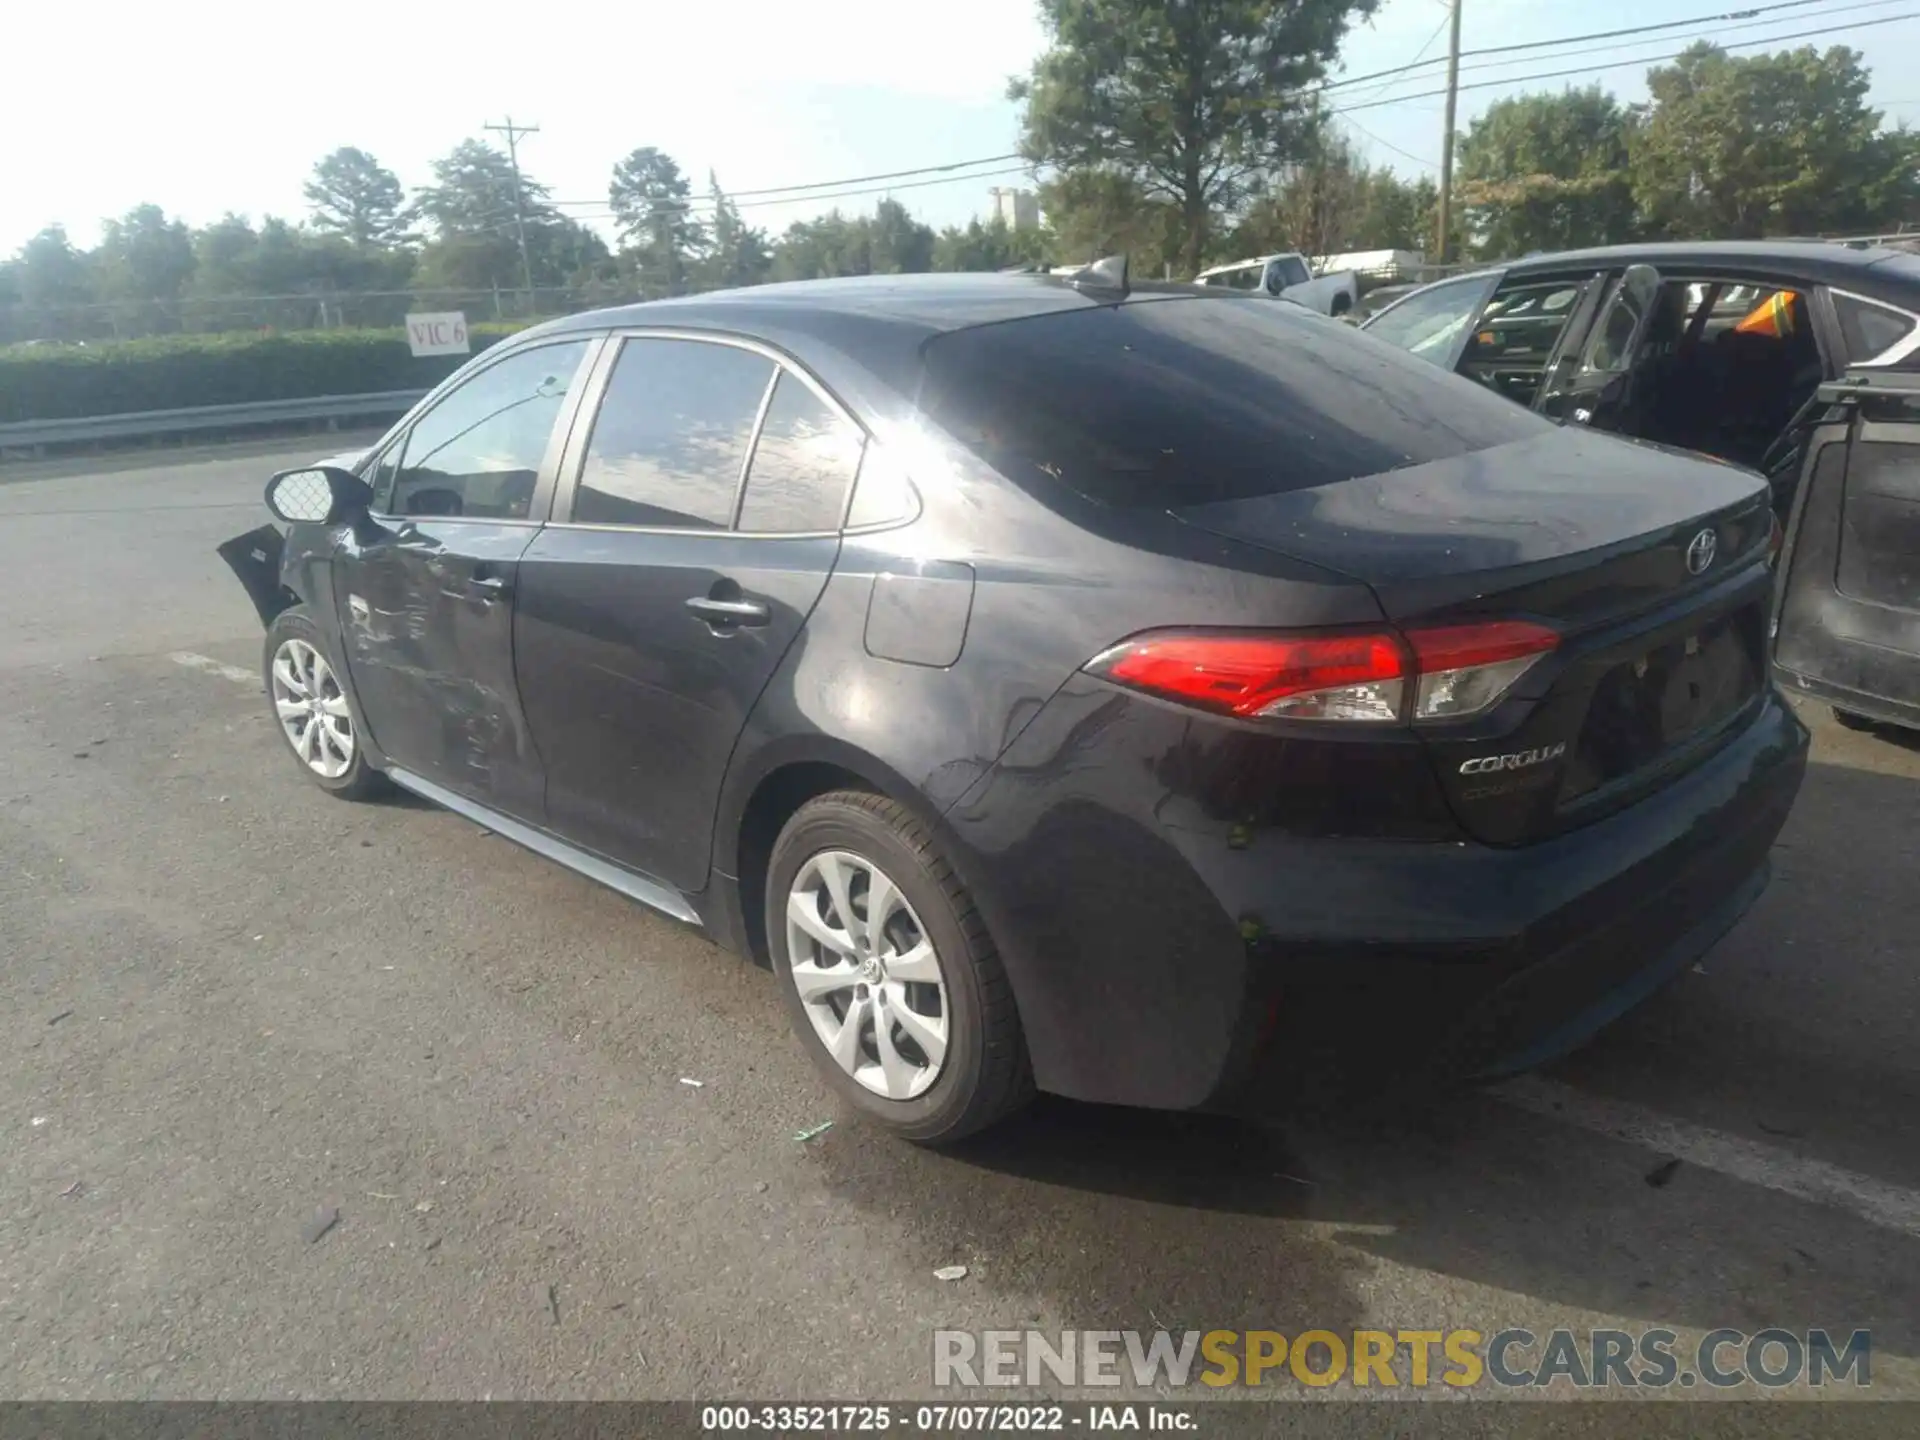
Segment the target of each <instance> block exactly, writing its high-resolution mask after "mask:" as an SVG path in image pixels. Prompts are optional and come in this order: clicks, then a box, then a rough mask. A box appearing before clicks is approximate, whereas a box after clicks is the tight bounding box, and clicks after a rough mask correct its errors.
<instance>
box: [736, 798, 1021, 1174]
mask: <svg viewBox="0 0 1920 1440" xmlns="http://www.w3.org/2000/svg"><path fill="white" fill-rule="evenodd" d="M766 919H767V941H768V945H769V948H770V949H771V951H772V958H773V965H774V970H775V971H776V973H777V974H778V975H779V977H780V986H781V990H782V992H783V994H784V995H785V997H786V1001H787V1009H788V1012H789V1014H790V1015H791V1017H792V1020H793V1024H794V1028H795V1030H797V1031H798V1032H799V1035H800V1038H801V1042H802V1044H804V1045H805V1046H806V1048H807V1050H808V1051H809V1053H811V1054H812V1056H813V1059H814V1062H815V1064H817V1065H818V1066H819V1067H820V1070H821V1072H822V1073H823V1074H824V1075H825V1076H826V1077H827V1080H828V1082H829V1083H830V1084H831V1085H832V1086H833V1087H834V1089H836V1090H837V1091H839V1092H840V1094H841V1095H842V1096H843V1097H844V1098H845V1099H847V1100H848V1101H849V1102H850V1103H851V1104H853V1105H854V1106H855V1107H856V1108H857V1109H859V1110H860V1111H861V1112H862V1113H863V1114H865V1115H868V1116H870V1117H872V1118H873V1119H875V1120H878V1121H879V1122H880V1123H881V1124H882V1125H884V1126H886V1127H887V1128H888V1129H890V1130H892V1131H894V1132H895V1133H896V1134H899V1135H901V1136H904V1137H905V1138H907V1139H910V1140H917V1141H920V1142H923V1143H928V1144H936V1143H941V1142H945V1141H950V1140H957V1139H959V1138H961V1137H962V1136H964V1135H969V1134H972V1133H973V1132H974V1131H976V1130H981V1129H984V1128H985V1127H986V1126H988V1125H991V1124H993V1123H994V1122H995V1121H997V1120H999V1119H1001V1118H1002V1117H1004V1116H1006V1115H1008V1114H1010V1113H1011V1112H1012V1111H1014V1110H1016V1109H1018V1108H1019V1107H1020V1106H1021V1105H1023V1104H1025V1103H1026V1101H1027V1100H1028V1098H1029V1097H1030V1096H1031V1094H1032V1091H1033V1080H1032V1075H1031V1071H1030V1068H1029V1066H1028V1062H1027V1051H1026V1043H1025V1039H1024V1037H1023V1036H1022V1033H1021V1029H1020V1016H1019V1013H1018V1012H1017V1010H1016V1009H1015V1007H1014V1002H1013V992H1012V990H1011V988H1010V987H1009V986H1008V983H1007V977H1006V973H1005V971H1004V970H1003V969H1002V968H1001V965H1000V957H999V954H998V952H997V951H996V950H995V949H994V946H993V940H992V938H991V937H990V936H989V935H988V934H987V928H986V924H985V922H984V921H983V920H982V919H981V918H980V915H979V912H978V911H976V910H975V909H974V906H973V901H972V899H971V897H970V896H969V895H968V893H967V891H966V888H965V887H964V886H963V885H962V884H961V883H960V879H959V877H958V876H957V875H955V874H954V872H953V867H952V866H951V865H949V864H948V863H947V861H946V859H945V858H944V857H943V856H942V855H941V854H940V852H939V849H938V847H937V846H936V844H935V841H934V839H933V837H932V835H931V834H930V833H929V832H928V831H927V829H926V827H925V826H924V825H922V824H921V823H920V822H919V820H918V819H916V818H915V817H914V816H913V815H912V814H911V813H910V812H909V811H907V810H906V809H904V808H903V807H902V806H899V805H896V804H895V803H894V802H893V801H891V800H888V799H886V798H884V797H882V796H879V795H871V794H866V793H863V792H860V791H836V792H835V793H833V794H830V795H823V796H820V797H819V798H818V799H815V800H811V801H809V802H808V803H807V804H805V805H803V806H802V807H801V808H800V809H799V811H797V812H796V813H795V815H794V816H793V818H792V819H791V820H789V821H788V822H787V824H786V828H785V829H783V830H782V831H781V832H780V838H779V839H778V840H777V841H776V842H775V843H774V848H773V854H772V856H771V860H770V864H769V865H768V874H767V906H766Z"/></svg>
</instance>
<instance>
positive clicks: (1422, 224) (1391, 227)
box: [1354, 170, 1459, 254]
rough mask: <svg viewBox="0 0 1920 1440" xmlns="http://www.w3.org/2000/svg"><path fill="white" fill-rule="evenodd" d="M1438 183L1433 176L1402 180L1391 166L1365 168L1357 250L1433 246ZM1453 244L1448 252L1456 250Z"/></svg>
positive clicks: (1437, 219)
mask: <svg viewBox="0 0 1920 1440" xmlns="http://www.w3.org/2000/svg"><path fill="white" fill-rule="evenodd" d="M1439 208H1440V187H1439V186H1438V185H1436V184H1435V183H1434V182H1433V179H1432V177H1430V176H1427V175H1422V176H1420V178H1419V179H1417V180H1402V179H1401V178H1400V177H1399V176H1398V175H1396V174H1394V172H1393V171H1392V170H1371V171H1369V172H1367V176H1366V186H1365V190H1364V192H1363V194H1362V197H1361V212H1360V213H1361V218H1360V221H1359V223H1358V226H1357V228H1358V230H1359V232H1360V238H1359V240H1358V243H1357V244H1356V245H1355V247H1354V248H1355V249H1358V250H1421V251H1428V250H1432V249H1433V245H1434V238H1435V230H1434V227H1435V226H1436V225H1437V224H1438V222H1439V217H1438V214H1437V212H1438V210H1439ZM1458 251H1459V247H1458V245H1457V243H1456V244H1452V245H1449V246H1448V253H1450V254H1457V253H1458Z"/></svg>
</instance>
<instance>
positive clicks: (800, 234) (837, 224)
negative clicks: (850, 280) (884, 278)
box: [773, 210, 873, 280]
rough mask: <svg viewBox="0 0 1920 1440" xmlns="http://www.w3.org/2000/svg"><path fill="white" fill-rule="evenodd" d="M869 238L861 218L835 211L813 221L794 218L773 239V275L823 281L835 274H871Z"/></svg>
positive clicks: (871, 253) (870, 239) (781, 277)
mask: <svg viewBox="0 0 1920 1440" xmlns="http://www.w3.org/2000/svg"><path fill="white" fill-rule="evenodd" d="M871 241H872V236H871V235H869V234H868V229H867V224H866V221H865V220H864V219H861V220H849V219H848V218H847V217H846V216H844V215H842V214H841V213H840V212H839V211H838V210H830V211H828V212H827V213H826V214H825V215H821V216H819V217H817V218H816V219H813V220H796V221H794V222H793V223H792V224H791V225H789V226H787V228H786V231H785V233H783V234H782V235H781V236H780V238H779V239H778V240H776V241H774V244H773V278H774V279H776V280H826V279H831V278H832V277H834V276H837V275H871V274H872V273H873V252H872V244H871Z"/></svg>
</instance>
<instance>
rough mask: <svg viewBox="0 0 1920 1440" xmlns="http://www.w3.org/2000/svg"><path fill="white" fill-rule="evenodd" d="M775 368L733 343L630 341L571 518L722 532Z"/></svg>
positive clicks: (598, 420) (596, 425)
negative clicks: (761, 404) (762, 402)
mask: <svg viewBox="0 0 1920 1440" xmlns="http://www.w3.org/2000/svg"><path fill="white" fill-rule="evenodd" d="M773 371H774V364H773V361H771V360H769V359H768V358H767V357H766V356H764V355H761V354H759V353H758V352H756V351H752V350H743V349H741V348H740V347H739V346H737V345H721V344H715V343H713V342H710V341H705V340H675V339H665V338H643V339H637V340H629V341H627V342H626V343H625V344H624V345H623V346H622V347H621V350H620V355H619V357H618V359H616V360H615V362H614V367H613V374H612V375H611V376H609V377H608V379H607V389H606V394H605V395H604V396H603V397H602V399H601V401H600V410H599V413H598V414H597V415H596V416H595V417H594V422H593V430H592V433H591V435H590V436H589V438H588V441H587V453H586V460H585V463H584V464H583V465H582V466H581V469H580V479H579V483H578V485H577V486H576V488H575V490H574V495H573V519H574V521H575V522H576V523H578V524H582V525H640V526H647V527H650V528H658V527H668V528H672V529H678V530H724V529H726V528H727V527H728V525H729V524H731V523H732V520H733V502H734V497H735V495H736V493H737V492H738V490H739V486H740V470H741V466H742V465H744V464H745V463H746V459H747V447H748V445H749V444H751V443H752V441H753V427H754V422H755V421H756V420H757V419H758V418H759V415H760V403H761V401H762V400H763V399H764V398H765V397H766V393H767V385H768V383H769V382H770V381H771V380H772V379H773Z"/></svg>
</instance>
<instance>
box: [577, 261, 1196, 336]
mask: <svg viewBox="0 0 1920 1440" xmlns="http://www.w3.org/2000/svg"><path fill="white" fill-rule="evenodd" d="M1068 278H1069V277H1066V276H1062V275H1054V274H1033V273H1025V272H1023V273H1018V274H1006V273H992V274H979V273H960V274H948V273H932V274H915V275H851V276H844V277H841V278H839V279H833V280H790V281H786V282H783V283H780V284H773V285H753V286H748V287H745V288H743V289H738V290H713V291H708V292H707V293H705V294H701V295H682V296H676V297H674V298H672V299H667V300H647V301H642V302H640V303H639V304H634V305H619V306H613V307H610V308H608V309H604V310H591V311H587V312H584V313H582V314H579V315H569V316H564V317H562V318H561V319H559V320H555V321H551V322H549V326H548V327H545V328H549V329H551V330H574V329H595V330H603V329H607V328H623V327H626V326H645V325H683V324H697V325H703V326H704V325H709V324H715V325H721V326H724V327H725V328H728V329H737V330H740V331H742V332H746V333H752V332H754V331H756V330H758V329H761V328H765V327H773V328H778V329H793V328H815V327H816V326H818V325H820V324H821V323H823V322H833V321H843V322H860V323H866V324H879V325H887V326H894V327H901V328H905V329H911V330H917V331H920V332H923V333H926V334H942V333H945V332H947V331H950V330H963V329H966V328H968V327H969V326H973V325H990V324H994V323H996V322H998V321H1002V320H1018V319H1024V318H1026V317H1028V316H1032V315H1045V314H1049V313H1053V312H1057V311H1063V310H1085V309H1092V308H1095V307H1097V306H1101V305H1111V304H1114V303H1116V299H1117V297H1115V296H1114V295H1112V294H1111V293H1109V292H1102V291H1098V290H1086V291H1083V290H1078V289H1075V288H1074V287H1073V286H1072V285H1071V284H1069V283H1068ZM1169 293H1180V294H1192V295H1195V296H1200V297H1205V298H1210V299H1211V298H1215V297H1216V292H1214V291H1212V290H1203V289H1201V288H1200V287H1198V286H1192V285H1168V284H1153V283H1145V284H1143V283H1140V282H1137V281H1136V282H1135V283H1134V284H1133V286H1132V289H1131V290H1130V291H1129V294H1128V297H1127V298H1129V299H1131V298H1134V297H1144V296H1147V295H1164V294H1169Z"/></svg>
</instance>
